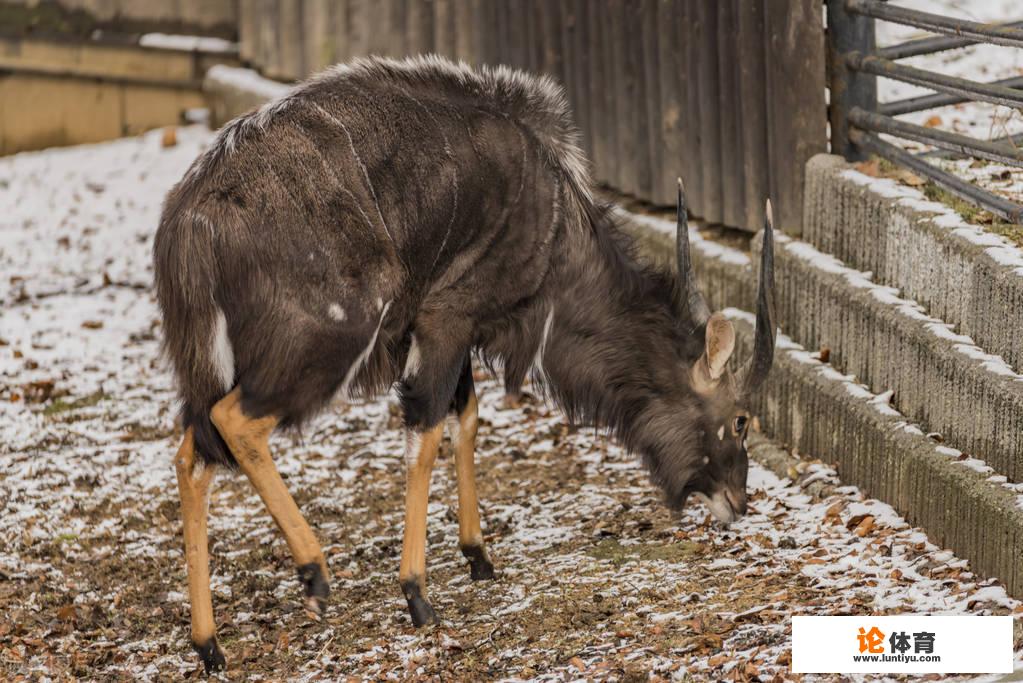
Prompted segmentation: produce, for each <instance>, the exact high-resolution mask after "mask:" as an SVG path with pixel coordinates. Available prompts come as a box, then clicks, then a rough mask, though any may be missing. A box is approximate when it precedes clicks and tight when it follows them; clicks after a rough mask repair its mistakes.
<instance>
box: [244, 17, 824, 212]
mask: <svg viewBox="0 0 1023 683" xmlns="http://www.w3.org/2000/svg"><path fill="white" fill-rule="evenodd" d="M237 2H238V5H237V6H238V34H239V40H240V43H241V46H240V53H241V56H242V59H243V60H245V61H247V62H249V63H252V64H254V65H255V66H257V67H258V68H260V69H261V70H262V71H263V73H265V74H266V75H268V76H271V77H274V78H281V79H287V80H296V79H299V78H302V77H304V76H305V75H307V74H308V73H310V72H312V71H316V70H318V69H321V68H323V67H324V66H326V65H328V64H331V63H334V62H340V61H346V60H349V59H352V58H354V57H358V56H362V55H368V54H381V55H391V56H402V55H406V54H424V53H430V52H435V53H437V54H440V55H444V56H446V57H450V58H453V59H462V60H465V61H467V62H470V63H474V64H508V65H510V66H513V67H517V68H521V69H526V70H529V71H535V72H545V73H547V74H549V75H550V76H552V77H553V78H555V79H557V80H558V81H560V82H561V83H562V84H563V86H564V88H565V94H566V97H567V98H568V100H569V102H570V104H571V107H572V110H573V112H574V116H575V120H576V122H577V124H578V125H579V128H580V130H581V131H582V133H583V137H582V146H583V148H584V149H585V151H586V153H587V156H588V157H589V158H590V160H591V163H592V168H593V174H594V177H595V179H596V180H598V181H599V182H602V183H605V184H608V185H610V186H612V187H614V188H615V189H617V190H619V191H622V192H625V193H628V194H632V195H635V196H636V197H638V198H640V199H645V200H647V201H650V202H653V203H655V204H660V205H669V206H670V205H672V204H674V201H675V179H676V178H677V177H679V176H682V177H683V178H684V179H685V182H686V186H687V195H688V201H689V206H690V209H691V211H692V213H693V214H694V215H696V216H697V217H699V218H702V219H704V220H706V221H708V222H712V223H724V224H727V225H730V226H733V227H738V228H742V229H746V230H757V229H759V227H760V225H761V223H762V220H763V202H764V198H765V197H766V196H767V195H768V193H770V194H771V196H772V197H773V198H774V202H775V205H776V206H777V210H776V214H777V217H778V222H779V225H780V226H781V227H782V228H784V229H786V230H789V231H791V232H798V231H799V229H800V225H799V223H800V214H801V210H802V178H803V166H804V164H805V162H806V161H807V159H808V158H809V157H810V156H811V155H812V154H814V153H816V152H818V151H823V150H824V149H825V148H826V144H827V143H826V137H825V135H826V128H825V125H826V119H825V116H826V111H825V103H824V42H823V30H822V20H821V19H822V18H821V11H822V10H821V6H820V3H819V0H600V1H599V2H597V1H595V0H237Z"/></svg>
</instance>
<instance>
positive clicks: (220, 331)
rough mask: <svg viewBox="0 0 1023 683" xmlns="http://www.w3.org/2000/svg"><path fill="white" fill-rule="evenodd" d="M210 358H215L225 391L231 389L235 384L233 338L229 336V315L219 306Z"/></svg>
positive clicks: (214, 363)
mask: <svg viewBox="0 0 1023 683" xmlns="http://www.w3.org/2000/svg"><path fill="white" fill-rule="evenodd" d="M210 358H212V359H213V369H214V372H216V374H217V379H219V380H220V384H221V387H222V388H223V389H224V391H229V390H230V389H231V387H232V385H234V349H232V348H231V340H230V338H229V337H228V336H227V317H225V316H224V311H222V310H220V308H219V307H218V308H217V314H216V317H215V318H214V320H213V339H212V341H211V343H210Z"/></svg>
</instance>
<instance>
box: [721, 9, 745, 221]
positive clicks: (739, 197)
mask: <svg viewBox="0 0 1023 683" xmlns="http://www.w3.org/2000/svg"><path fill="white" fill-rule="evenodd" d="M739 1H740V0H720V2H719V3H718V7H717V9H718V32H717V35H718V45H717V47H718V87H719V89H720V99H719V100H718V111H719V118H720V121H721V151H720V154H721V220H722V222H723V223H724V224H725V225H733V226H737V225H740V224H741V223H742V222H743V217H744V215H745V211H744V210H743V209H744V204H743V202H744V196H745V178H744V176H743V170H742V140H741V138H740V134H739V118H738V117H739V98H740V97H741V93H740V92H739V63H738V61H739V60H738V55H737V52H736V45H735V36H736V34H737V32H738V25H739V21H738V16H737V14H738V8H737V7H736V5H737V4H738V3H739Z"/></svg>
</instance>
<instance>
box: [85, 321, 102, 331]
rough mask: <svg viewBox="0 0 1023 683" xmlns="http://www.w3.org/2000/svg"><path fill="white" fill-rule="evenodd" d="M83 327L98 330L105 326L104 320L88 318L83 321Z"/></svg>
mask: <svg viewBox="0 0 1023 683" xmlns="http://www.w3.org/2000/svg"><path fill="white" fill-rule="evenodd" d="M82 327H84V328H85V329H87V330H98V329H100V328H102V327H103V321H102V320H86V321H85V322H83V323H82Z"/></svg>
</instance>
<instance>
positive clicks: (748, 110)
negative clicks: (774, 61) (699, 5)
mask: <svg viewBox="0 0 1023 683" xmlns="http://www.w3.org/2000/svg"><path fill="white" fill-rule="evenodd" d="M767 1H768V0H763V2H744V1H743V0H739V32H738V38H737V40H736V50H737V52H738V55H737V60H738V63H739V92H740V93H741V96H740V98H739V121H740V124H741V125H740V128H741V134H742V143H741V149H742V163H743V185H744V196H745V198H746V202H745V213H746V215H745V217H744V219H743V221H742V222H741V223H738V225H742V226H745V227H749V228H753V229H755V228H757V227H758V226H760V225H762V224H763V222H764V200H765V199H766V197H767V193H768V190H769V186H768V166H767V125H766V121H767V102H766V98H767V73H766V71H765V67H764V64H765V59H766V46H765V33H764V10H765V4H764V3H765V2H767Z"/></svg>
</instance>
